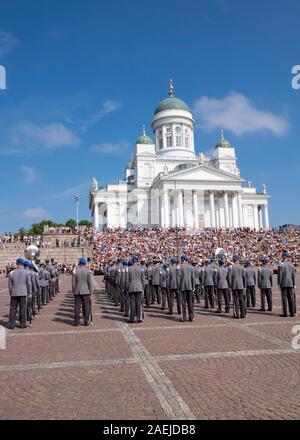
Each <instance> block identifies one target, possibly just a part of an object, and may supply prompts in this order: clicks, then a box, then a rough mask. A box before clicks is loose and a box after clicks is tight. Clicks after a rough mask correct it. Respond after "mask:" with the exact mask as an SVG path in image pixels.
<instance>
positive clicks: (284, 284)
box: [277, 261, 296, 316]
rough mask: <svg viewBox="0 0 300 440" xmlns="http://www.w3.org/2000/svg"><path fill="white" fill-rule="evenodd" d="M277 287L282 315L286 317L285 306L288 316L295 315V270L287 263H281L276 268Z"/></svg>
mask: <svg viewBox="0 0 300 440" xmlns="http://www.w3.org/2000/svg"><path fill="white" fill-rule="evenodd" d="M277 281H278V285H279V287H280V290H281V298H282V309H283V315H284V316H287V305H288V308H289V313H290V316H295V315H296V297H295V284H296V270H295V266H294V265H293V264H292V263H290V262H289V261H283V262H282V263H281V264H280V265H279V267H278V279H277Z"/></svg>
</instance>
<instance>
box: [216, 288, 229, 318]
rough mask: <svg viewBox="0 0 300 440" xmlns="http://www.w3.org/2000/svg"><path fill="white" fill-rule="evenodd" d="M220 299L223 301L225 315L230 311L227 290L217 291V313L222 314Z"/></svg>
mask: <svg viewBox="0 0 300 440" xmlns="http://www.w3.org/2000/svg"><path fill="white" fill-rule="evenodd" d="M222 298H224V301H225V313H229V311H230V296H229V289H218V292H217V301H218V312H222Z"/></svg>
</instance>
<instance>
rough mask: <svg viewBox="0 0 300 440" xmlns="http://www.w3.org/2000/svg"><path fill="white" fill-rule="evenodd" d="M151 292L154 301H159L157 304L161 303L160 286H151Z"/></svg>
mask: <svg viewBox="0 0 300 440" xmlns="http://www.w3.org/2000/svg"><path fill="white" fill-rule="evenodd" d="M151 293H152V295H151V296H152V303H155V301H156V302H157V304H160V303H161V299H160V286H151Z"/></svg>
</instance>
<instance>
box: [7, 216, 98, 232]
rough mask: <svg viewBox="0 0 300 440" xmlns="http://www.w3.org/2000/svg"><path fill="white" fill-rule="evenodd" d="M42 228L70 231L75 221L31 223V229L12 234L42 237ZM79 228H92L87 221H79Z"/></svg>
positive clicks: (21, 229)
mask: <svg viewBox="0 0 300 440" xmlns="http://www.w3.org/2000/svg"><path fill="white" fill-rule="evenodd" d="M44 226H49V227H52V228H59V227H64V226H65V227H67V228H71V229H75V228H76V220H74V219H73V218H70V219H69V220H67V221H66V223H55V222H54V221H53V220H46V219H45V220H42V221H41V222H39V223H33V224H32V225H31V227H30V228H29V229H28V230H26V229H25V228H24V227H22V228H20V229H19V230H18V232H17V233H16V234H14V236H15V237H18V236H19V237H24V235H42V234H43V233H44ZM79 226H86V227H87V228H91V227H92V222H90V221H89V220H81V221H80V222H79ZM6 235H7V233H6Z"/></svg>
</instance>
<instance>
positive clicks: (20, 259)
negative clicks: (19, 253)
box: [16, 258, 24, 264]
mask: <svg viewBox="0 0 300 440" xmlns="http://www.w3.org/2000/svg"><path fill="white" fill-rule="evenodd" d="M16 263H18V264H24V260H23V259H22V258H18V259H17V261H16Z"/></svg>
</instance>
